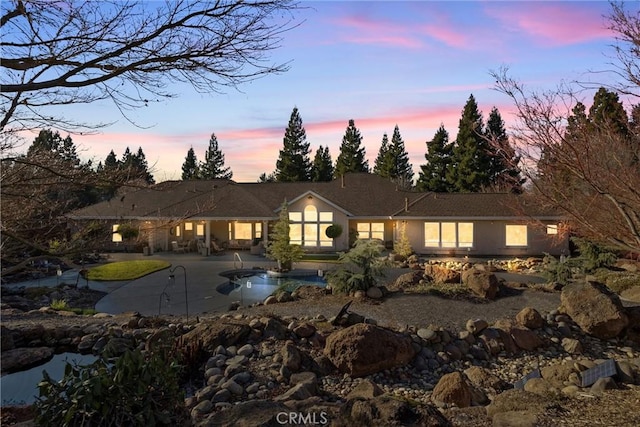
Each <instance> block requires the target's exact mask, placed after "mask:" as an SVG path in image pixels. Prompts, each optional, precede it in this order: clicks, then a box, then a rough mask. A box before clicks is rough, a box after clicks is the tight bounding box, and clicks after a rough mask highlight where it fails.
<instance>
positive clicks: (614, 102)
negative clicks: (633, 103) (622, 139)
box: [588, 87, 629, 135]
mask: <svg viewBox="0 0 640 427" xmlns="http://www.w3.org/2000/svg"><path fill="white" fill-rule="evenodd" d="M588 118H589V122H590V123H591V124H592V126H593V127H594V128H597V129H599V131H600V132H615V133H618V134H621V135H627V134H628V133H629V117H628V116H627V113H626V111H625V109H624V106H623V105H622V102H620V98H619V97H618V94H617V93H615V92H611V91H609V90H607V89H605V88H603V87H601V88H600V89H598V91H597V92H596V94H595V95H594V96H593V104H591V108H589V117H588Z"/></svg>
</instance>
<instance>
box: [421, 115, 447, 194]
mask: <svg viewBox="0 0 640 427" xmlns="http://www.w3.org/2000/svg"><path fill="white" fill-rule="evenodd" d="M451 155H452V145H451V144H450V143H449V133H448V132H447V131H446V129H445V128H444V125H443V124H441V125H440V127H439V128H438V130H437V131H436V133H435V135H434V136H433V139H432V140H431V141H427V153H426V154H425V155H424V158H425V160H426V161H427V163H426V164H424V165H420V176H419V178H418V182H417V184H416V186H417V187H418V190H420V191H436V192H453V191H455V189H454V187H453V186H452V185H451V184H450V183H449V181H447V170H448V168H449V167H450V165H451Z"/></svg>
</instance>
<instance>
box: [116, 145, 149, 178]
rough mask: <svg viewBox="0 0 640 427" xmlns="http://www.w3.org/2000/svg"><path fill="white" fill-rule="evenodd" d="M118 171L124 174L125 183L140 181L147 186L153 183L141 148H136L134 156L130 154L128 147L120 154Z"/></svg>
mask: <svg viewBox="0 0 640 427" xmlns="http://www.w3.org/2000/svg"><path fill="white" fill-rule="evenodd" d="M120 169H121V170H122V171H124V173H126V181H134V180H136V179H141V180H143V181H144V182H145V183H147V184H153V183H155V181H154V179H153V175H151V173H150V172H149V166H148V164H147V158H146V156H145V154H144V152H143V151H142V147H138V152H137V153H136V154H132V153H131V150H130V149H129V147H127V148H126V149H125V150H124V153H123V154H122V160H121V161H120Z"/></svg>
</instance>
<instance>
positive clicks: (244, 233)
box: [234, 222, 252, 239]
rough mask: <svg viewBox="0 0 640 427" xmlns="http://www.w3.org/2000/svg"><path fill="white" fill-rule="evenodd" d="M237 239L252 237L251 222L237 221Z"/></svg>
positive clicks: (235, 233) (235, 235)
mask: <svg viewBox="0 0 640 427" xmlns="http://www.w3.org/2000/svg"><path fill="white" fill-rule="evenodd" d="M234 238H235V239H251V238H252V237H251V223H250V222H237V223H236V224H235V230H234Z"/></svg>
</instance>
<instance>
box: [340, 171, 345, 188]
mask: <svg viewBox="0 0 640 427" xmlns="http://www.w3.org/2000/svg"><path fill="white" fill-rule="evenodd" d="M340 185H341V187H342V188H344V174H341V175H340Z"/></svg>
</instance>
